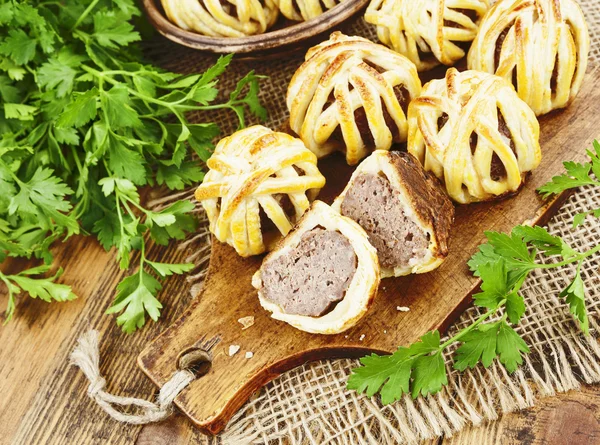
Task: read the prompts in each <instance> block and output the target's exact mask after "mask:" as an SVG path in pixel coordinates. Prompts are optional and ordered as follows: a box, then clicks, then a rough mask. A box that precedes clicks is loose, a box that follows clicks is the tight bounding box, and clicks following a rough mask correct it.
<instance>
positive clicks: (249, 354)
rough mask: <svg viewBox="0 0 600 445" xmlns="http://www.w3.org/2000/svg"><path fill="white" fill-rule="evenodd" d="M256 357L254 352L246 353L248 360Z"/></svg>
mask: <svg viewBox="0 0 600 445" xmlns="http://www.w3.org/2000/svg"><path fill="white" fill-rule="evenodd" d="M252 357H254V352H251V351H248V352H246V358H252Z"/></svg>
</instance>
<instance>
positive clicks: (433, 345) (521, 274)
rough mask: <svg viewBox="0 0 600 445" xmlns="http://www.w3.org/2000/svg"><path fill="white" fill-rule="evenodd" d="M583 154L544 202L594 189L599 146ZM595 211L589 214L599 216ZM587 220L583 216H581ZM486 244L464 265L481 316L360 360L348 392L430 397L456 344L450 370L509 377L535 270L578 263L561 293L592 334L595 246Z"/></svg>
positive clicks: (511, 239) (536, 237)
mask: <svg viewBox="0 0 600 445" xmlns="http://www.w3.org/2000/svg"><path fill="white" fill-rule="evenodd" d="M594 150H595V152H592V151H588V155H589V156H590V158H591V162H589V163H586V164H575V163H572V162H566V163H565V164H564V165H565V168H566V170H567V172H566V174H564V175H561V176H557V177H554V178H553V179H552V181H551V182H549V183H548V184H546V185H544V186H543V187H541V188H540V189H539V191H540V192H541V193H543V194H544V195H545V196H550V195H552V194H555V193H560V192H562V191H564V190H567V189H570V188H575V187H579V186H581V185H599V186H600V182H599V181H598V178H600V176H598V175H599V174H600V144H598V142H597V141H594ZM590 173H593V174H594V176H595V177H592V176H591V174H590ZM597 212H599V210H597V211H594V212H592V213H594V214H595V213H597ZM587 214H589V212H586V213H585V214H584V215H587ZM485 236H486V238H487V243H485V244H482V245H481V246H479V249H478V252H477V253H475V255H473V257H472V258H471V259H470V260H469V262H468V265H469V267H470V269H471V271H472V272H473V274H474V275H475V276H477V277H479V278H480V279H481V286H480V292H479V293H477V294H475V295H473V303H474V305H475V306H477V307H479V308H482V309H483V310H485V312H483V313H482V314H481V315H480V316H479V318H477V319H476V320H475V321H474V322H473V323H472V324H470V325H469V326H467V327H465V328H463V329H462V330H460V331H459V332H457V333H456V334H455V335H453V336H451V337H450V338H448V339H447V340H445V341H444V342H441V340H440V333H439V332H438V331H431V332H428V333H426V334H425V335H423V336H422V337H421V338H420V340H419V341H417V342H415V343H413V344H412V345H410V346H408V347H404V346H401V347H399V348H398V350H397V351H396V352H394V353H393V354H391V355H385V356H379V355H377V354H371V355H369V356H366V357H363V358H362V359H361V360H360V362H361V365H362V366H360V367H357V368H355V369H353V370H352V374H351V375H350V378H349V379H348V384H347V386H348V388H349V389H353V390H356V391H358V392H364V393H366V394H367V395H368V396H369V397H371V396H373V395H375V394H377V393H379V394H380V395H381V400H382V403H384V404H388V403H392V402H394V401H396V400H399V399H400V398H401V397H402V396H403V395H404V394H410V395H411V396H412V397H413V398H414V397H418V396H419V395H428V394H435V393H437V392H438V391H440V390H441V389H442V387H443V386H444V385H447V384H448V377H447V372H446V365H445V361H444V353H445V352H447V351H448V349H449V348H450V347H453V346H456V350H455V352H454V354H455V356H454V362H453V367H454V369H456V370H458V371H464V370H465V369H467V368H474V367H475V366H477V365H478V364H480V363H481V364H482V365H483V366H485V367H489V366H490V365H491V364H492V362H493V361H494V360H495V359H497V360H498V361H499V362H500V363H501V364H502V365H503V366H504V367H505V368H506V369H507V370H508V371H509V372H514V371H515V370H516V369H517V368H518V367H519V365H521V364H522V363H523V354H527V353H529V347H528V346H527V344H526V343H525V341H524V340H523V338H521V336H520V335H519V334H518V332H517V331H516V330H515V326H517V325H518V323H519V322H520V320H521V317H522V316H523V315H524V313H525V311H526V307H525V301H524V299H523V296H522V295H521V294H520V290H521V287H522V285H523V283H524V281H525V280H526V279H527V277H528V275H529V274H530V273H531V272H532V271H533V270H535V269H556V268H561V267H565V266H568V265H570V264H576V265H577V267H576V271H575V276H574V277H573V279H572V281H571V282H570V283H569V284H568V285H567V286H566V287H565V288H564V289H563V290H562V291H561V292H560V294H559V296H560V298H563V299H564V300H565V302H566V304H567V305H568V307H569V311H570V312H571V314H572V315H573V317H574V318H575V319H576V320H577V322H578V324H579V326H580V328H581V330H582V331H583V332H584V333H585V334H588V333H589V320H588V315H587V310H586V307H585V285H584V282H583V279H582V277H581V265H582V263H583V261H584V260H585V259H586V258H588V257H590V256H592V255H594V254H596V253H598V252H600V245H598V246H595V247H593V248H591V249H589V250H587V251H585V252H577V251H576V250H574V249H573V248H571V247H570V246H569V245H568V244H567V243H566V242H565V241H564V240H563V239H562V238H560V237H558V236H553V235H551V234H550V233H549V232H548V231H547V230H546V229H545V228H543V227H539V226H535V227H531V226H524V225H520V226H516V227H515V228H513V230H512V231H511V233H510V234H505V233H499V232H493V231H490V232H485Z"/></svg>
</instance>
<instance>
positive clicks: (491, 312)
mask: <svg viewBox="0 0 600 445" xmlns="http://www.w3.org/2000/svg"><path fill="white" fill-rule="evenodd" d="M505 303H506V299H504V300H501V301H500V302H499V303H498V305H497V306H496V307H495V308H493V309H490V310H489V311H487V312H486V313H485V314H483V315H481V316H480V317H479V318H478V319H477V320H475V321H474V322H473V324H471V325H469V326H467V327H466V328H464V329H462V330H460V331H459V332H458V334H456V335H455V336H454V337H450V338H449V339H448V340H446V341H445V342H444V343H442V344H441V345H440V351H443V350H444V349H446V348H447V347H448V346H450V345H451V344H454V343H456V342H457V341H459V340H460V339H461V338H462V337H464V336H465V335H467V334H468V333H469V332H471V331H472V330H473V329H475V328H476V327H477V326H479V325H480V324H481V323H483V322H484V321H485V320H487V319H488V318H490V317H491V316H492V315H494V314H495V313H496V312H498V310H500V308H501V307H503V306H504V304H505Z"/></svg>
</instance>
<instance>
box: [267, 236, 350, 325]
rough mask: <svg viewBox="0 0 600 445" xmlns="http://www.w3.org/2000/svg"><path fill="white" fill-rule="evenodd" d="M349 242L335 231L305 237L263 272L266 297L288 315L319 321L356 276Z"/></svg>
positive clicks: (270, 263) (343, 294)
mask: <svg viewBox="0 0 600 445" xmlns="http://www.w3.org/2000/svg"><path fill="white" fill-rule="evenodd" d="M356 266H357V258H356V254H355V253H354V249H353V248H352V245H351V244H350V242H349V241H348V239H347V238H346V237H345V236H344V235H342V234H341V233H339V232H336V231H333V230H324V229H320V228H317V229H314V230H311V231H310V232H307V233H305V234H304V235H303V236H302V239H301V241H300V243H299V244H298V246H296V248H294V249H293V250H291V251H290V252H288V253H286V254H283V255H281V256H279V257H277V258H275V259H273V260H271V261H268V262H267V263H266V264H265V265H264V266H263V268H262V272H261V279H262V282H263V287H262V295H263V297H264V298H266V299H267V300H269V301H272V302H273V303H275V304H277V305H279V306H280V307H281V308H282V309H283V311H284V312H285V313H286V314H293V315H307V316H311V317H318V316H321V315H324V314H326V313H327V312H330V311H331V310H333V308H334V307H335V304H336V303H337V302H339V301H340V300H342V299H343V298H344V296H345V294H346V291H347V290H348V286H349V285H350V282H351V281H352V277H354V273H355V272H356Z"/></svg>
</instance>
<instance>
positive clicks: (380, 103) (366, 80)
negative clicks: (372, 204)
mask: <svg viewBox="0 0 600 445" xmlns="http://www.w3.org/2000/svg"><path fill="white" fill-rule="evenodd" d="M305 60H306V61H305V62H304V63H303V64H302V66H300V68H298V70H297V71H296V73H295V74H294V77H293V78H292V80H291V82H290V84H289V87H288V91H287V106H288V110H289V111H290V126H291V128H292V130H294V131H295V132H296V133H297V134H298V135H300V138H301V139H302V140H303V141H304V143H305V144H306V146H307V147H308V148H309V149H310V150H312V151H313V152H314V153H315V154H316V155H317V157H319V158H320V157H323V156H326V155H328V154H330V153H331V152H333V151H334V150H340V151H343V152H345V153H346V161H347V162H348V164H351V165H353V164H356V163H358V161H359V160H360V159H362V158H364V157H365V156H367V155H368V154H369V153H370V152H371V151H373V150H374V149H379V150H389V149H390V147H391V146H392V143H393V142H403V141H405V140H406V135H407V124H406V111H407V107H408V103H409V102H410V100H411V99H412V98H413V97H415V96H417V95H418V94H419V92H420V91H421V81H420V80H419V77H418V75H417V70H416V68H415V66H414V64H413V63H412V62H411V61H410V60H408V59H407V58H406V57H403V56H401V55H400V54H398V53H396V52H394V51H392V50H390V49H388V48H386V47H385V46H383V45H378V44H376V43H373V42H371V41H369V40H367V39H364V38H362V37H348V36H345V35H343V34H341V33H339V32H334V33H333V34H331V38H330V39H329V40H327V41H325V42H323V43H321V44H319V45H317V46H314V47H313V48H311V49H309V50H308V52H307V53H306V58H305Z"/></svg>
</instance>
